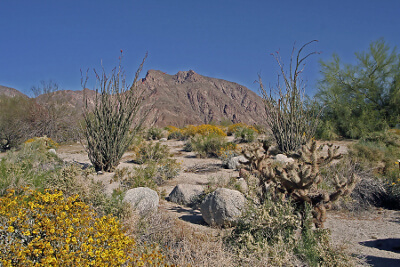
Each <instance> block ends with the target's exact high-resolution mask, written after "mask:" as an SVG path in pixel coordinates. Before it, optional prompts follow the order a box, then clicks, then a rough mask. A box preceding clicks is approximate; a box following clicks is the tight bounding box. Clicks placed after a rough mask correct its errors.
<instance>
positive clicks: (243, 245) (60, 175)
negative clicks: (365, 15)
mask: <svg viewBox="0 0 400 267" xmlns="http://www.w3.org/2000/svg"><path fill="white" fill-rule="evenodd" d="M312 44H314V41H312V42H310V43H307V44H305V45H304V46H302V47H300V49H299V50H298V51H297V50H296V49H295V48H294V49H293V51H292V56H291V61H290V65H289V70H287V69H286V67H285V65H284V64H283V62H282V60H281V58H280V57H279V54H275V55H274V58H275V60H276V62H277V63H278V66H279V68H280V71H281V75H280V77H281V78H283V83H280V82H278V83H277V86H276V87H272V88H270V89H269V90H268V89H266V88H265V87H264V84H263V82H262V79H261V77H260V79H259V83H260V87H261V90H262V92H263V100H264V104H265V110H266V113H267V118H268V120H267V121H266V122H265V125H246V124H245V123H233V122H226V121H225V122H224V123H221V124H215V123H211V122H210V123H209V124H200V125H186V126H184V127H180V128H179V127H176V126H173V125H171V126H167V127H164V128H161V127H157V126H149V127H142V126H143V121H144V119H145V118H146V116H148V114H149V113H147V112H146V111H140V108H141V106H142V103H143V101H144V99H145V98H146V97H147V94H146V92H144V91H138V90H137V86H136V85H137V82H138V77H139V73H140V70H141V69H142V67H143V63H144V60H143V62H142V64H141V65H140V67H139V69H138V71H137V73H136V75H135V77H134V80H133V82H132V83H127V82H126V78H125V75H124V72H123V69H122V66H121V64H120V65H119V67H117V68H116V69H114V70H113V71H112V72H111V74H110V75H106V74H105V73H104V72H103V73H101V74H97V73H96V74H97V75H96V77H97V78H96V79H97V84H98V85H99V86H100V87H99V88H97V91H96V94H95V98H94V104H93V105H91V104H90V98H89V97H88V96H87V95H86V97H85V102H84V103H85V106H84V112H83V120H82V121H81V124H82V129H81V132H80V133H79V132H76V133H74V134H71V135H69V133H67V132H66V129H67V127H64V126H65V125H68V121H67V120H62V119H61V118H63V117H64V116H63V114H62V112H63V111H64V110H65V108H66V107H65V108H62V107H63V106H62V105H61V102H62V101H61V102H60V104H59V105H58V104H57V103H58V102H57V101H59V98H57V97H56V98H54V97H55V96H57V95H58V96H60V94H57V91H58V90H56V89H57V85H56V84H54V83H52V82H49V83H43V84H42V85H41V87H40V88H35V90H36V91H37V92H42V91H43V90H44V91H43V92H44V95H45V96H46V97H49V98H48V99H47V100H45V103H48V104H43V103H42V104H41V103H39V102H36V101H34V100H32V99H29V98H24V97H5V96H1V97H0V103H1V105H0V109H1V111H2V112H1V113H0V139H1V145H2V146H1V148H2V150H4V151H6V152H3V153H2V154H1V157H0V202H1V203H0V204H1V205H0V206H1V207H3V208H2V209H1V210H0V252H1V253H0V254H1V258H0V266H27V265H39V266H60V265H85V266H357V265H360V264H366V262H365V261H363V259H361V258H359V257H357V256H356V255H354V251H349V250H346V249H344V248H343V247H341V246H337V245H335V244H333V242H332V240H331V237H330V230H329V229H328V228H326V223H327V221H328V220H329V216H330V214H331V213H330V212H331V210H335V211H339V212H341V213H343V214H358V213H361V212H369V211H370V210H373V209H374V208H381V209H386V208H391V209H399V208H400V168H399V160H400V132H399V130H398V129H397V128H396V127H398V125H397V124H399V123H400V121H399V116H400V115H399V110H398V108H397V106H398V103H399V102H398V98H397V95H398V92H399V89H398V83H397V78H398V77H397V76H398V73H397V72H398V70H396V66H397V65H398V55H397V54H396V52H395V50H390V49H389V47H387V45H386V44H385V43H384V41H383V40H378V41H376V42H374V43H372V44H371V46H370V50H369V51H367V52H364V53H359V54H357V59H358V60H359V62H358V64H359V65H357V66H350V65H344V66H342V65H341V64H340V62H339V59H338V58H337V57H336V56H334V59H333V62H330V63H327V62H321V68H322V70H323V75H324V79H323V80H322V81H321V83H320V89H319V92H318V94H317V96H316V99H315V100H309V99H308V98H307V96H306V95H305V87H304V86H303V85H304V84H303V83H302V80H301V75H302V71H303V68H304V63H305V62H306V60H308V59H309V57H310V56H312V55H314V54H316V52H311V53H305V50H307V49H309V47H310V45H312ZM304 54H305V55H304ZM397 69H398V68H397ZM85 81H86V77H83V85H84V87H85ZM52 101H53V102H52ZM339 104H340V105H339ZM3 111H4V112H3ZM38 114H44V115H43V116H42V115H38ZM378 122H379V123H378ZM63 125H64V126H63ZM9 126H12V127H9ZM45 126H46V127H45ZM76 129H77V128H75V126H74V130H76ZM77 136H81V137H83V139H82V140H81V143H82V144H83V145H84V149H81V150H79V149H78V150H77V152H71V151H69V150H70V149H71V147H73V148H76V147H79V146H78V145H77V144H76V143H75V144H73V143H72V142H71V141H76V137H77ZM340 138H353V139H352V140H346V142H347V143H346V150H343V149H341V147H339V145H337V144H338V142H339V141H338V139H340ZM66 141H68V142H66ZM340 141H343V140H340ZM84 151H86V153H87V158H85V155H84ZM74 153H75V154H74ZM65 155H68V157H65ZM63 157H64V158H63ZM76 159H78V160H76ZM191 179H192V180H191ZM144 188H145V189H146V190H147V191H145V193H143V194H142V195H135V194H139V193H138V191H135V190H139V191H140V190H143V189H144ZM179 190H181V191H179ZM149 192H150V193H149ZM177 192H178V193H177ZM153 193H154V194H153ZM151 194H152V195H151ZM150 195H151V197H150ZM136 196H138V198H139V200H137V199H136V200H135V197H136ZM142 199H146V201H144V202H143V201H142ZM154 199H155V200H154ZM141 201H142V202H141ZM152 201H155V203H156V204H154V205H153V204H151V203H153V202H152ZM209 203H218V205H216V206H217V207H218V208H215V206H213V205H212V204H209ZM221 203H222V204H221ZM146 205H147V206H146ZM222 206H223V208H221V207H222ZM221 209H223V210H222V211H221ZM180 213H182V214H186V215H182V216H180ZM208 213H209V214H208ZM188 214H190V215H188ZM185 217H190V218H189V219H187V218H186V219H185ZM198 217H201V218H202V219H201V220H199V221H197V222H194V221H191V220H192V219H193V218H197V219H198ZM352 252H353V254H352Z"/></svg>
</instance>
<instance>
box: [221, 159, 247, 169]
mask: <svg viewBox="0 0 400 267" xmlns="http://www.w3.org/2000/svg"><path fill="white" fill-rule="evenodd" d="M247 161H248V160H247V159H246V158H245V157H244V156H237V157H232V158H230V159H228V160H227V162H226V164H225V165H226V168H228V169H232V170H236V169H238V168H239V167H240V165H241V164H243V163H245V162H247Z"/></svg>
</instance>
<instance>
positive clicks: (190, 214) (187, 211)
mask: <svg viewBox="0 0 400 267" xmlns="http://www.w3.org/2000/svg"><path fill="white" fill-rule="evenodd" d="M169 210H171V211H175V212H177V213H180V214H183V215H182V216H180V217H179V219H181V220H183V221H186V222H190V223H193V224H199V225H206V222H205V221H204V219H203V217H202V216H201V212H200V211H198V210H193V209H191V208H184V207H180V206H174V207H171V208H169Z"/></svg>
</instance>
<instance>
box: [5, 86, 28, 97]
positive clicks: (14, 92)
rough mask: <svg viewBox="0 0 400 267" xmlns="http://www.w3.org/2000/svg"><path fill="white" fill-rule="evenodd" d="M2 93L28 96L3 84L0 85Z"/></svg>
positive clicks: (12, 95) (11, 95)
mask: <svg viewBox="0 0 400 267" xmlns="http://www.w3.org/2000/svg"><path fill="white" fill-rule="evenodd" d="M0 95H5V96H10V97H14V96H23V97H28V96H26V95H25V94H23V93H21V92H20V91H18V90H17V89H14V88H11V87H7V86H2V85H0Z"/></svg>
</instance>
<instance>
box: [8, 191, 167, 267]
mask: <svg viewBox="0 0 400 267" xmlns="http://www.w3.org/2000/svg"><path fill="white" fill-rule="evenodd" d="M0 205H1V206H2V207H3V208H2V209H1V210H0V220H1V223H0V225H1V226H0V233H1V234H0V253H1V255H2V257H1V262H2V264H3V265H4V266H15V265H18V266H20V265H21V266H28V265H29V266H33V265H36V264H38V265H43V266H49V265H54V266H81V265H83V266H103V265H104V266H105V265H107V266H121V265H125V264H128V265H139V266H140V265H141V264H142V265H144V264H148V265H152V264H154V265H158V264H162V263H163V260H164V257H163V256H162V255H161V254H160V253H159V252H158V251H151V252H150V253H140V252H139V249H138V248H137V247H136V244H135V241H134V239H132V238H131V237H128V236H126V235H125V234H124V230H123V228H122V226H121V224H120V223H119V222H118V221H117V220H116V219H115V218H114V217H112V216H103V217H97V216H96V214H95V213H94V212H92V211H91V210H90V208H89V206H87V205H86V204H84V203H83V202H81V201H79V199H78V196H74V197H68V198H66V197H64V196H63V193H62V192H61V191H45V192H44V193H40V192H37V191H28V192H26V194H22V195H17V194H15V191H9V193H8V194H7V195H6V196H4V197H1V198H0ZM138 252H139V253H138Z"/></svg>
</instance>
